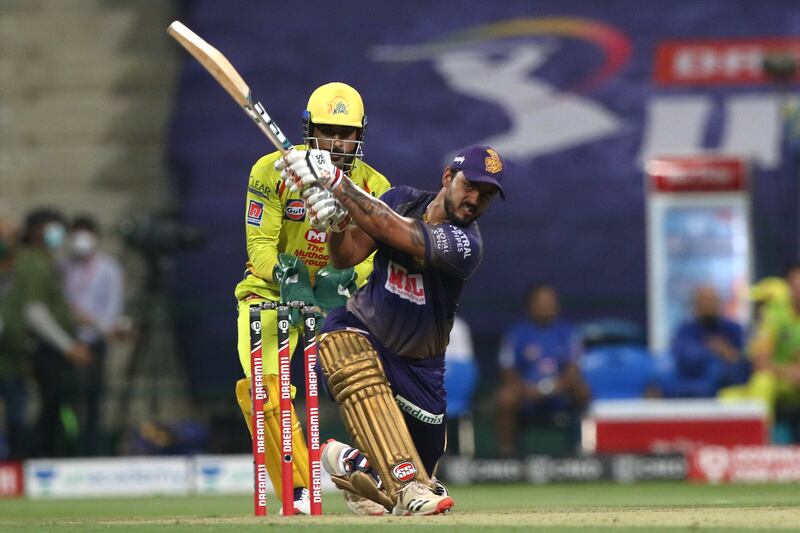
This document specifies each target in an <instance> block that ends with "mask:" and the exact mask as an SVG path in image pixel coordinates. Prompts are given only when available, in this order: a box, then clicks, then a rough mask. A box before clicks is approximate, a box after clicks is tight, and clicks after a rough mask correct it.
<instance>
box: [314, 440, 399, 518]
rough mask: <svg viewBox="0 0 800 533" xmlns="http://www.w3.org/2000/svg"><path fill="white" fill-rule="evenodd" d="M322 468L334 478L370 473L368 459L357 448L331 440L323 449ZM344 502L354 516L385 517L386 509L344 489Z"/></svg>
mask: <svg viewBox="0 0 800 533" xmlns="http://www.w3.org/2000/svg"><path fill="white" fill-rule="evenodd" d="M320 455H321V458H322V467H323V468H325V471H326V472H328V473H329V474H330V475H332V476H338V477H347V476H349V475H350V474H352V473H353V472H354V471H356V470H360V471H363V472H368V471H370V470H371V469H370V468H369V463H367V459H366V457H364V454H362V453H361V452H360V451H359V450H358V449H357V448H353V447H352V446H348V445H347V444H345V443H343V442H339V441H337V440H334V439H329V440H328V441H327V442H326V443H325V444H324V445H323V447H322V452H321V454H320ZM342 491H343V493H344V502H345V505H347V508H348V509H350V511H351V512H352V513H353V514H357V515H361V516H383V515H384V514H386V512H387V511H386V508H385V507H384V506H383V505H381V504H379V503H378V502H374V501H372V500H370V499H369V498H364V497H363V496H361V495H359V494H356V493H355V492H353V491H351V490H347V489H344V488H343V489H342Z"/></svg>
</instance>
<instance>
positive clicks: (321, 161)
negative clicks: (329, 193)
mask: <svg viewBox="0 0 800 533" xmlns="http://www.w3.org/2000/svg"><path fill="white" fill-rule="evenodd" d="M281 159H282V160H283V163H282V164H278V162H276V165H275V168H276V169H278V170H281V171H282V172H281V176H283V177H284V179H286V180H287V181H286V183H288V184H289V190H291V191H292V192H294V193H297V192H299V191H302V190H303V189H304V188H306V187H310V186H312V185H315V184H316V185H321V186H323V187H325V188H326V189H335V188H337V187H339V186H341V184H342V182H343V181H344V178H345V175H344V173H343V172H342V171H341V170H339V169H338V168H336V166H335V165H334V164H333V163H332V162H331V154H330V152H327V151H325V150H302V151H301V150H295V149H292V150H290V151H289V152H287V153H286V155H284V156H283V157H282V158H281ZM279 161H280V159H279Z"/></svg>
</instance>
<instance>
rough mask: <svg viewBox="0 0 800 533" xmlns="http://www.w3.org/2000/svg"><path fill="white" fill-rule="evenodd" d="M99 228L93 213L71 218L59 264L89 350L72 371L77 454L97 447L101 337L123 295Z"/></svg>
mask: <svg viewBox="0 0 800 533" xmlns="http://www.w3.org/2000/svg"><path fill="white" fill-rule="evenodd" d="M99 233H100V232H99V228H98V225H97V222H96V221H95V220H94V218H92V217H91V216H87V215H83V216H79V217H76V218H75V220H74V221H73V223H72V228H71V231H70V233H69V236H68V239H67V242H66V252H67V253H66V259H65V260H64V262H63V265H62V268H63V273H64V286H65V289H66V295H67V301H68V302H69V304H70V307H71V310H72V314H73V316H74V317H75V321H76V324H77V336H78V339H79V340H80V341H81V342H83V343H86V344H87V345H88V346H89V349H90V351H91V354H92V362H91V363H90V364H89V365H87V366H85V367H82V368H79V369H77V371H76V377H77V392H78V397H77V400H78V401H77V402H76V407H77V408H78V418H79V420H80V423H81V424H80V425H81V432H80V447H79V452H81V453H82V454H83V455H96V454H97V453H98V451H99V449H98V448H99V435H98V430H99V421H100V409H99V408H100V400H101V397H102V394H103V374H104V368H105V359H106V351H107V342H108V338H109V336H110V335H111V334H112V333H113V331H114V328H115V326H116V325H117V323H118V321H119V319H120V317H121V314H122V304H123V298H124V286H123V277H122V268H121V267H120V265H119V262H118V261H117V260H116V259H115V258H114V257H113V256H111V255H110V254H107V253H105V252H103V251H101V250H99V249H98V243H99Z"/></svg>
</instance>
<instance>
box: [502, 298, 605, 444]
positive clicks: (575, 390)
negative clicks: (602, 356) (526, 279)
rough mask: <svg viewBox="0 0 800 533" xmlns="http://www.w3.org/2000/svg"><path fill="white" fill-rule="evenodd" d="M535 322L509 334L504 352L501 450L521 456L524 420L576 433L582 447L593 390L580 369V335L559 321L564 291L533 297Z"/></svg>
mask: <svg viewBox="0 0 800 533" xmlns="http://www.w3.org/2000/svg"><path fill="white" fill-rule="evenodd" d="M527 308H528V309H527V311H528V314H529V320H527V321H524V322H519V323H517V324H515V325H513V326H512V327H511V328H510V329H509V330H508V331H506V333H505V334H504V336H503V341H502V345H501V348H500V353H499V357H498V359H499V364H500V369H501V378H502V383H501V386H500V389H499V390H498V393H497V413H496V420H497V437H498V452H499V453H500V455H502V456H512V455H514V454H516V452H517V450H516V440H517V437H518V434H517V433H518V431H517V430H518V425H519V423H520V422H526V423H532V424H535V425H547V426H555V427H558V428H563V429H565V430H568V431H572V432H573V433H574V434H573V435H572V437H573V441H574V443H575V444H577V441H578V429H577V428H578V427H579V418H580V414H581V412H582V411H583V410H584V409H585V408H586V406H587V404H588V403H589V397H590V393H589V388H588V387H587V385H586V383H585V382H584V380H583V378H582V376H581V373H580V370H579V368H578V365H577V363H578V358H579V355H580V353H581V343H580V336H579V334H578V331H577V330H576V329H575V328H573V327H572V326H571V325H570V324H568V323H567V322H565V321H563V320H561V319H559V311H560V310H559V302H558V293H557V292H556V290H555V288H553V287H551V286H549V285H541V286H536V287H534V288H533V289H531V290H530V291H529V293H528V298H527Z"/></svg>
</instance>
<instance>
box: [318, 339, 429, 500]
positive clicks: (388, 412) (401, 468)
mask: <svg viewBox="0 0 800 533" xmlns="http://www.w3.org/2000/svg"><path fill="white" fill-rule="evenodd" d="M319 356H320V362H321V364H322V369H323V371H324V372H325V376H326V377H327V380H328V386H329V388H330V390H331V393H332V394H333V397H334V399H335V400H336V403H338V404H339V408H340V410H341V412H342V416H343V418H344V423H345V426H346V427H347V430H348V431H349V432H350V435H351V436H352V437H353V440H354V441H355V446H356V447H357V448H358V449H359V450H361V452H362V453H364V455H366V456H367V460H368V461H369V463H370V465H371V466H372V468H373V469H374V470H375V471H377V472H378V475H379V476H380V479H381V482H382V483H383V487H384V489H385V490H386V494H387V495H388V497H389V498H390V499H391V501H392V503H393V504H395V503H397V492H398V491H399V490H400V489H401V488H402V487H403V486H404V485H405V484H406V483H408V482H409V481H412V480H415V479H416V480H417V481H420V482H422V483H425V484H427V485H430V484H431V481H430V477H429V476H428V473H427V472H426V471H425V467H424V466H423V464H422V461H421V460H420V458H419V454H418V453H417V449H416V447H415V446H414V443H413V441H412V440H411V435H410V434H409V432H408V427H407V426H406V423H405V420H404V419H403V414H402V413H401V412H400V408H399V407H397V404H396V403H395V401H394V395H393V394H392V391H391V389H390V388H389V382H388V381H387V379H386V374H385V372H384V370H383V365H382V364H381V362H380V359H379V358H378V353H377V352H376V351H375V349H374V348H373V347H372V345H371V344H370V343H369V341H368V340H367V338H366V337H364V336H363V335H361V334H360V333H356V332H353V331H335V332H333V333H327V334H324V335H321V336H320V342H319ZM370 499H373V498H370ZM378 503H381V504H383V503H384V502H383V501H379V502H378Z"/></svg>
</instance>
